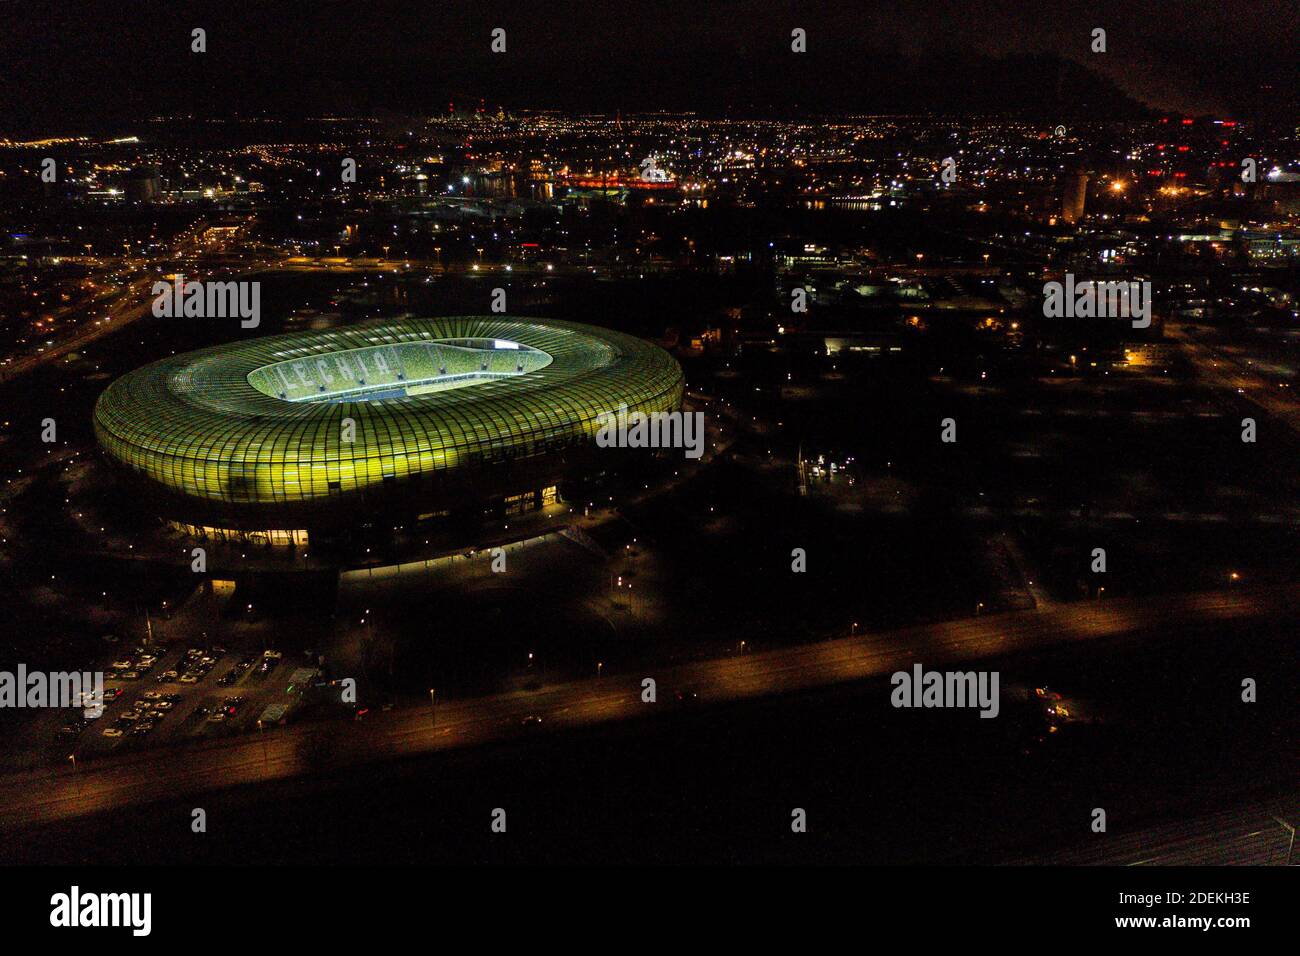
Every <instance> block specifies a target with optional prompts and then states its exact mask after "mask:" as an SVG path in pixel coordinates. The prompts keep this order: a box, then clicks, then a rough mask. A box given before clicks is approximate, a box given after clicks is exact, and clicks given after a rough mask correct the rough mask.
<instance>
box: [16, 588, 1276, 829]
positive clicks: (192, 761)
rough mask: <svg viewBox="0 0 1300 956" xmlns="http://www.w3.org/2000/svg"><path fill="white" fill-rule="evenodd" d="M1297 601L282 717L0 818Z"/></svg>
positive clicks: (1194, 605) (65, 788)
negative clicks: (388, 708) (309, 717)
mask: <svg viewBox="0 0 1300 956" xmlns="http://www.w3.org/2000/svg"><path fill="white" fill-rule="evenodd" d="M1298 602H1300V585H1288V586H1285V587H1280V588H1272V589H1271V590H1262V589H1256V590H1252V589H1245V588H1242V589H1231V590H1226V591H1215V592H1203V593H1196V594H1181V595H1168V596H1156V597H1138V598H1125V599H1115V600H1106V601H1094V602H1088V603H1080V604H1071V605H1057V606H1055V607H1053V608H1051V609H1048V610H1044V611H1022V612H1015V613H1010V614H1000V615H986V616H982V617H976V618H969V619H965V620H959V621H949V622H942V623H938V624H931V625H925V626H918V627H912V628H908V629H905V630H899V631H892V632H885V633H880V634H868V635H860V636H857V637H844V638H839V639H835V640H829V641H821V642H818V643H814V644H807V645H803V646H799V647H790V648H781V649H778V650H772V651H765V652H755V653H748V654H741V655H736V656H732V657H727V658H722V659H714V660H706V661H697V662H692V663H687V664H681V665H676V666H672V667H664V668H647V672H646V673H645V674H635V675H613V674H610V675H606V676H604V677H603V678H597V677H593V678H591V679H587V680H583V681H575V682H572V683H568V684H561V685H555V686H551V687H548V688H545V689H543V690H538V691H530V692H517V693H508V694H498V695H495V696H489V697H480V698H475V699H467V700H455V701H447V702H445V703H440V704H438V706H437V710H436V715H435V713H434V712H433V711H432V709H431V708H429V707H412V708H406V709H402V710H395V711H392V712H389V713H376V714H372V715H371V716H370V717H368V718H367V719H366V720H364V721H361V722H357V723H353V724H342V725H341V724H332V723H324V724H299V725H292V724H291V725H289V726H287V727H281V728H274V729H272V730H268V731H265V732H264V733H255V734H252V735H246V736H241V737H234V738H226V739H220V740H211V741H204V742H200V743H194V744H185V745H178V746H176V747H173V748H168V749H158V750H148V751H141V752H136V753H129V754H122V755H114V756H111V757H104V758H101V759H97V760H93V761H92V760H83V761H81V762H79V763H78V764H77V765H75V766H71V765H70V766H68V767H60V768H57V769H48V770H40V771H30V772H25V773H19V774H13V775H9V776H5V777H0V826H3V827H5V828H12V827H15V826H23V825H28V824H33V823H40V822H49V821H51V820H59V819H64V818H68V817H75V816H81V815H86V814H91V813H95V812H99V811H103V810H108V809H112V808H117V807H121V806H125V805H131V804H141V803H148V802H151V801H156V800H159V799H163V798H167V799H174V798H176V797H179V796H184V795H190V794H195V793H200V792H203V791H207V790H214V789H218V788H221V787H228V786H235V785H238V784H251V783H257V782H260V781H270V780H282V779H286V778H290V777H294V776H297V775H300V774H303V773H306V772H312V771H317V772H318V771H321V770H324V769H330V770H334V769H337V768H340V767H345V766H354V765H359V764H365V763H368V762H372V761H377V760H385V759H390V758H393V757H399V756H416V755H420V754H427V753H431V752H433V751H439V750H447V749H451V748H456V747H470V746H478V745H482V744H486V743H490V742H493V741H500V740H505V739H511V738H515V737H518V736H520V735H521V734H527V733H547V732H550V731H553V730H563V729H566V728H575V727H583V726H591V725H595V724H599V723H604V722H608V721H614V720H624V719H628V718H633V717H648V716H652V715H654V714H655V713H658V712H663V711H668V710H680V709H681V708H683V707H707V705H708V704H709V703H713V702H720V701H738V700H744V699H750V698H757V697H764V696H769V695H775V694H782V693H790V692H794V691H801V690H809V689H813V688H817V687H822V686H828V685H834V684H840V683H844V682H847V681H858V680H863V679H866V678H871V677H880V676H882V675H886V674H890V673H893V672H894V671H897V670H900V669H906V668H910V667H911V665H912V664H913V663H916V662H920V663H922V664H924V665H925V666H927V667H933V666H937V665H950V664H953V663H956V662H958V661H962V662H973V661H977V660H981V659H987V658H993V657H998V656H1001V655H1006V654H1011V653H1017V652H1023V651H1031V650H1036V649H1040V648H1044V647H1049V646H1052V645H1059V644H1070V643H1078V642H1082V641H1091V640H1099V639H1123V640H1137V639H1140V638H1142V637H1144V636H1150V635H1152V634H1159V633H1162V632H1163V633H1165V634H1166V635H1167V633H1168V632H1171V631H1172V632H1173V633H1174V634H1177V633H1178V632H1179V630H1180V629H1182V628H1186V627H1192V626H1205V625H1212V624H1214V623H1218V622H1227V621H1234V622H1241V621H1247V620H1252V619H1265V618H1278V617H1284V616H1288V615H1290V614H1293V613H1294V610H1293V609H1294V608H1295V607H1296V606H1297V603H1298ZM647 676H648V677H653V678H654V679H655V680H656V682H657V692H658V702H657V703H653V704H652V703H643V702H642V699H641V680H642V678H643V677H647ZM685 688H689V689H691V690H693V691H694V692H696V693H698V694H699V698H700V703H698V704H681V703H678V702H676V701H675V692H676V691H677V690H679V689H685ZM530 715H536V716H539V717H541V718H542V724H541V725H540V726H536V727H525V726H523V725H522V722H523V720H524V718H525V717H528V716H530Z"/></svg>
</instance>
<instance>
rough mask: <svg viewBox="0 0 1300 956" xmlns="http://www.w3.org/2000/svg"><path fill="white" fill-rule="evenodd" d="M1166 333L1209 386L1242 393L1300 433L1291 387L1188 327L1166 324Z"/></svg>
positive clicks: (1298, 405)
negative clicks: (1209, 343)
mask: <svg viewBox="0 0 1300 956" xmlns="http://www.w3.org/2000/svg"><path fill="white" fill-rule="evenodd" d="M1165 334H1166V335H1167V336H1169V338H1171V339H1173V340H1174V341H1175V342H1177V343H1178V344H1179V345H1180V346H1181V347H1182V351H1183V354H1184V355H1185V356H1187V359H1188V361H1190V362H1191V363H1192V365H1194V366H1195V367H1196V371H1197V373H1198V374H1200V376H1201V378H1203V379H1205V381H1207V382H1209V383H1210V384H1212V385H1217V386H1218V387H1220V388H1225V389H1229V390H1231V391H1236V392H1239V393H1241V394H1242V395H1243V396H1244V397H1245V398H1247V399H1249V400H1250V401H1251V402H1253V403H1254V404H1256V405H1258V406H1259V407H1260V408H1262V409H1264V411H1266V412H1268V413H1269V414H1270V415H1272V416H1273V417H1274V418H1276V419H1277V420H1278V421H1281V422H1282V423H1284V424H1285V425H1286V426H1287V427H1288V428H1290V429H1291V430H1292V431H1293V432H1295V433H1297V434H1300V403H1298V402H1297V401H1296V399H1295V396H1293V395H1292V394H1291V391H1292V390H1291V389H1290V388H1282V387H1281V386H1280V383H1278V382H1270V381H1268V379H1267V378H1266V377H1265V376H1264V374H1263V373H1262V372H1261V370H1260V369H1259V368H1258V367H1255V366H1252V365H1251V364H1249V362H1248V360H1246V359H1243V358H1241V357H1240V356H1237V355H1234V354H1233V353H1232V352H1229V351H1227V350H1225V349H1218V348H1215V347H1213V346H1211V345H1207V344H1206V343H1204V342H1202V341H1201V340H1199V339H1198V338H1196V337H1195V336H1194V334H1193V332H1192V331H1191V329H1190V328H1189V327H1188V326H1185V325H1179V324H1175V323H1173V322H1170V323H1167V324H1166V325H1165Z"/></svg>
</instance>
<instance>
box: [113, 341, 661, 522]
mask: <svg viewBox="0 0 1300 956" xmlns="http://www.w3.org/2000/svg"><path fill="white" fill-rule="evenodd" d="M682 393H683V379H682V370H681V367H680V366H679V365H678V364H677V362H676V361H675V360H674V359H673V358H672V356H670V355H669V354H668V353H666V352H664V351H663V350H662V349H660V348H658V347H657V346H655V345H652V344H650V343H647V342H645V341H643V340H641V339H638V338H635V337H633V336H630V335H625V334H623V333H621V332H614V331H611V330H608V329H602V328H597V327H594V326H588V325H578V324H575V323H569V322H560V321H552V320H548V319H531V318H516V317H507V316H458V317H451V318H429V319H405V320H402V321H389V322H385V323H381V324H363V325H357V326H350V327H347V328H340V329H330V330H313V331H307V332H296V333H291V334H287V335H276V336H269V337H263V338H257V339H252V340H250V341H247V342H239V343H233V344H227V345H221V346H217V347H214V348H209V349H204V350H202V351H197V352H190V353H188V354H185V355H178V356H174V357H171V358H167V359H163V360H162V361H159V362H154V363H153V364H151V365H146V366H144V367H142V368H139V369H137V370H135V371H133V372H130V373H129V374H127V375H124V376H122V377H121V378H119V379H117V380H116V381H115V382H113V383H112V384H111V385H110V386H109V387H108V388H107V389H106V390H105V391H104V393H103V395H101V396H100V398H99V401H98V403H97V404H96V406H95V422H94V425H95V434H96V437H97V438H98V440H99V443H100V445H101V446H102V447H103V449H104V451H105V452H106V453H107V455H108V456H109V458H110V459H111V460H112V461H114V462H116V463H118V464H120V465H121V466H122V467H123V468H124V469H125V470H126V471H128V472H129V473H130V475H131V476H133V478H134V480H136V481H137V482H138V483H139V484H140V485H142V486H143V487H144V488H145V489H147V491H148V493H149V494H150V500H153V501H156V502H157V505H158V510H159V512H160V513H162V514H164V515H165V516H166V517H168V518H171V519H173V520H177V521H183V522H188V523H192V524H193V525H195V526H201V527H211V528H222V529H255V530H274V529H307V528H323V529H324V528H338V527H341V526H346V525H347V524H348V523H356V522H359V521H361V522H364V521H371V520H375V519H377V518H378V517H380V516H382V517H383V520H388V519H389V518H400V519H408V518H414V519H417V520H418V519H421V518H429V517H436V516H441V515H446V514H451V513H456V512H457V511H458V510H463V511H466V512H469V513H474V512H477V513H484V512H485V511H486V512H488V513H490V512H492V511H493V510H497V511H499V512H508V511H509V510H510V509H512V508H513V509H516V510H519V509H521V508H526V507H528V506H531V505H533V504H536V503H540V502H541V501H542V500H544V499H543V496H546V500H549V496H551V495H553V494H554V489H555V488H556V486H557V485H562V484H563V483H564V482H565V481H566V480H567V479H570V478H573V477H574V476H576V475H581V474H583V473H584V472H588V471H590V470H591V469H593V468H599V467H602V466H603V465H604V464H605V462H604V461H603V460H602V459H603V456H602V455H601V454H600V452H599V451H598V450H597V449H596V448H595V442H594V436H595V434H596V432H597V431H598V429H599V422H598V419H599V417H600V416H601V415H602V414H603V413H611V412H614V411H616V410H617V409H619V408H620V407H621V406H626V408H627V409H628V410H631V411H642V412H646V413H652V412H658V411H673V410H676V409H678V408H680V406H681V401H682Z"/></svg>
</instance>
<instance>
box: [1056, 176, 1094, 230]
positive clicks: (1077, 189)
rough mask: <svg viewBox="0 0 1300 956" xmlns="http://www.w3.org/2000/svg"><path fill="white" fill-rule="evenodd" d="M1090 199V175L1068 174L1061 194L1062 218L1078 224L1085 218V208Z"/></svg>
mask: <svg viewBox="0 0 1300 956" xmlns="http://www.w3.org/2000/svg"><path fill="white" fill-rule="evenodd" d="M1087 198H1088V174H1087V173H1077V172H1076V173H1067V174H1066V176H1065V182H1064V188H1063V190H1062V192H1061V218H1062V219H1064V220H1065V221H1066V222H1078V221H1079V220H1080V219H1082V218H1083V206H1084V202H1085V200H1086V199H1087Z"/></svg>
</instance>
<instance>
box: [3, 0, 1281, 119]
mask: <svg viewBox="0 0 1300 956" xmlns="http://www.w3.org/2000/svg"><path fill="white" fill-rule="evenodd" d="M1298 9H1300V8H1298V7H1297V4H1296V2H1295V0H1257V2H1249V0H1248V2H1234V3H1231V4H1228V3H1223V2H1222V0H1211V2H1195V0H1155V2H1142V0H1130V2H1121V3H1114V2H1101V3H1097V2H1082V0H1078V2H1076V0H1059V2H1058V0H1046V2H1026V0H972V2H964V3H944V2H935V0H895V2H871V3H867V2H851V3H838V4H832V3H783V2H766V3H762V2H754V0H740V2H691V3H654V2H621V3H606V4H591V3H588V4H580V3H564V2H556V3H542V2H533V3H527V4H511V3H494V2H486V3H484V2H477V0H476V2H472V3H436V2H432V3H429V2H389V0H353V2H348V3H336V2H335V3H331V2H322V3H286V2H280V0H259V2H255V3H252V2H250V3H244V2H237V0H235V2H227V3H206V2H205V3H195V2H168V3H165V4H164V3H146V2H138V3H137V2H122V0H118V2H111V3H105V2H98V0H90V2H77V3H73V2H66V3H49V4H43V5H35V4H30V3H19V2H16V0H0V18H3V19H4V20H5V21H6V26H5V29H4V31H3V34H2V35H0V64H3V67H0V68H2V69H3V70H4V72H5V76H4V82H3V83H0V131H5V132H8V131H24V132H30V131H33V130H35V131H41V132H60V131H73V130H75V129H76V128H86V129H89V128H93V127H97V126H100V125H104V124H113V123H120V122H129V121H131V120H139V119H142V118H146V117H148V116H151V115H157V114H163V113H177V112H189V113H194V114H195V115H199V116H208V115H211V116H232V115H249V114H256V113H261V112H267V113H272V114H280V115H289V116H302V115H320V114H323V113H331V114H336V115H337V114H346V113H354V114H355V113H357V112H362V111H365V112H375V111H379V112H382V111H385V110H391V111H394V112H405V111H411V112H418V113H431V112H442V111H445V110H446V108H447V104H448V102H449V101H450V100H453V99H454V100H455V101H456V102H457V105H458V106H462V105H475V106H477V104H478V102H479V100H480V99H482V100H484V101H485V102H486V104H487V105H488V106H489V107H496V106H498V105H503V106H505V107H506V108H508V109H509V108H516V109H518V108H541V107H551V108H562V109H566V110H577V111H582V110H594V111H607V112H612V111H615V110H619V111H622V112H623V113H625V114H627V113H635V112H642V111H651V110H695V111H698V112H701V113H704V114H708V115H730V116H790V115H794V116H798V115H818V114H822V113H833V112H852V111H862V112H890V113H902V112H916V111H937V112H945V113H960V114H970V113H972V112H988V111H1005V112H1016V113H1020V114H1023V115H1026V116H1035V117H1037V116H1040V115H1046V116H1049V117H1052V116H1060V117H1061V118H1063V119H1064V118H1067V117H1068V118H1079V117H1092V118H1097V119H1107V118H1122V117H1124V116H1129V115H1133V114H1134V113H1135V112H1137V111H1140V110H1141V109H1143V108H1144V107H1145V108H1153V109H1162V110H1176V111H1183V112H1189V113H1209V114H1213V115H1217V116H1237V117H1250V116H1256V115H1268V114H1272V115H1274V116H1285V115H1286V114H1287V113H1288V112H1289V113H1290V114H1292V115H1293V114H1294V113H1295V111H1296V106H1295V104H1296V102H1297V101H1300V70H1297V66H1296V51H1297V49H1300V27H1298V26H1297V22H1298V20H1300V18H1298V17H1297V11H1298ZM195 26H202V27H204V28H206V29H207V31H208V52H207V53H206V54H203V55H195V54H192V53H190V50H189V46H190V35H189V33H190V30H191V29H192V28H193V27H195ZM497 26H500V27H504V28H505V29H506V31H507V44H508V49H507V53H506V54H504V55H494V54H492V53H490V52H489V49H488V45H489V39H490V37H489V34H490V32H491V30H492V29H493V28H494V27H497ZM796 26H800V27H803V28H805V29H806V30H808V36H809V41H808V42H809V51H808V53H807V54H804V55H802V56H796V55H795V54H792V53H791V52H790V30H791V29H792V28H793V27H796ZM1097 26H1101V27H1104V28H1105V29H1106V30H1107V41H1108V48H1109V49H1108V52H1107V53H1105V54H1102V55H1097V54H1093V53H1092V52H1091V51H1090V49H1089V44H1090V41H1091V36H1090V34H1091V31H1092V29H1093V28H1094V27H1097Z"/></svg>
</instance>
